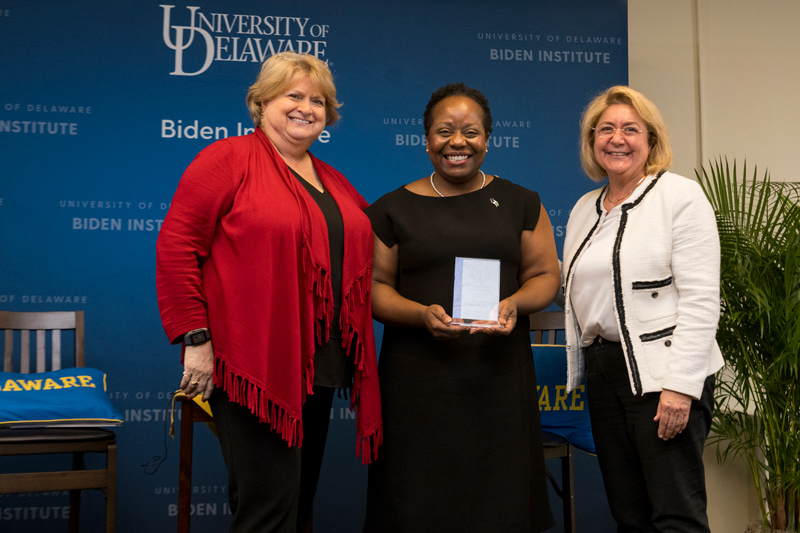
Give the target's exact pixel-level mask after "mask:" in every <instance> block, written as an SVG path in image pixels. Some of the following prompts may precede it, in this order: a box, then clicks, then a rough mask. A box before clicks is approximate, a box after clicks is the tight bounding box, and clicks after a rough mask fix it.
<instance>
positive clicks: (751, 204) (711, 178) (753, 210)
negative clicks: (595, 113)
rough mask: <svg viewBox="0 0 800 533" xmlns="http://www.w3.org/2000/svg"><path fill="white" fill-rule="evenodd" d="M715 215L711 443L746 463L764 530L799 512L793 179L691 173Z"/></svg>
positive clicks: (798, 283)
mask: <svg viewBox="0 0 800 533" xmlns="http://www.w3.org/2000/svg"><path fill="white" fill-rule="evenodd" d="M695 173H696V174H697V179H698V181H699V182H700V185H701V186H702V187H703V190H704V191H705V194H706V196H707V197H708V199H709V201H710V202H711V205H712V207H713V208H714V211H715V212H716V216H717V225H718V228H719V235H720V245H721V252H722V265H721V300H722V301H721V305H722V316H721V319H720V324H719V330H718V333H717V340H718V342H719V345H720V348H721V349H722V353H723V355H724V356H725V360H726V366H725V368H724V369H723V371H722V372H721V373H720V375H719V376H718V380H717V391H716V398H715V403H716V412H715V417H714V421H713V425H712V436H711V438H710V439H709V443H710V444H716V445H717V460H718V461H719V462H720V463H721V464H722V463H724V462H725V461H726V460H728V459H729V458H734V457H735V458H739V459H741V460H743V461H744V463H745V464H746V465H747V467H748V468H749V471H750V473H751V475H752V479H753V482H754V483H755V488H756V493H757V494H758V495H759V499H760V501H759V505H760V510H761V515H762V526H763V528H766V530H767V531H771V530H775V531H777V530H786V531H793V532H795V531H798V522H799V521H800V517H799V516H798V513H800V466H799V464H800V206H799V205H798V199H800V183H787V182H771V181H770V178H769V174H768V173H764V175H763V177H762V178H759V176H758V171H757V169H754V170H753V172H752V177H751V178H749V179H748V172H747V164H746V163H745V164H744V168H743V169H742V172H741V174H739V173H738V172H737V166H736V162H735V161H734V162H733V165H732V166H731V165H730V164H729V162H728V160H727V159H724V160H723V159H722V158H720V159H718V160H715V161H713V162H709V168H708V170H707V169H706V168H705V167H703V168H702V169H701V172H697V171H696V172H695Z"/></svg>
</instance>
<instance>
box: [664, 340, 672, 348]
mask: <svg viewBox="0 0 800 533" xmlns="http://www.w3.org/2000/svg"><path fill="white" fill-rule="evenodd" d="M664 346H666V347H667V348H669V347H670V346H672V341H664Z"/></svg>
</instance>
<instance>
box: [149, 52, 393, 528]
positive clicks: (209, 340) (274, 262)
mask: <svg viewBox="0 0 800 533" xmlns="http://www.w3.org/2000/svg"><path fill="white" fill-rule="evenodd" d="M339 105H340V104H339V103H338V102H337V101H336V89H335V87H334V84H333V78H332V76H331V73H330V71H329V70H328V67H327V65H326V64H325V63H323V62H322V61H320V60H318V59H317V58H316V57H314V56H311V55H305V54H295V53H291V52H286V53H281V54H277V55H274V56H272V57H271V58H269V59H268V60H266V61H265V62H264V64H263V66H262V68H261V72H260V74H259V76H258V78H257V79H256V82H255V83H254V84H253V85H252V86H251V87H250V89H249V91H248V94H247V106H248V108H249V110H250V115H251V117H252V119H253V123H254V124H255V126H256V130H255V132H254V133H252V134H250V135H245V136H242V137H231V138H227V139H223V140H220V141H217V142H215V143H213V144H212V145H210V146H209V147H207V148H206V149H204V150H203V151H202V152H200V154H199V155H198V156H197V157H196V158H195V160H194V161H193V162H192V163H191V164H190V165H189V168H187V170H186V172H185V173H184V175H183V177H182V178H181V180H180V183H179V185H178V189H177V191H176V193H175V197H174V198H173V200H172V205H171V207H170V210H169V213H168V214H167V217H166V219H165V220H164V224H163V226H162V228H161V232H160V234H159V238H158V245H157V253H158V257H157V272H156V283H157V288H158V304H159V309H160V311H161V317H162V321H163V324H164V329H165V331H166V333H167V335H168V337H169V339H170V341H171V342H172V343H183V344H184V352H183V364H184V373H183V379H182V381H181V385H180V386H181V389H183V390H184V391H185V392H186V394H187V396H189V397H194V396H196V395H202V397H203V399H206V400H208V401H209V403H210V405H211V409H212V412H213V414H214V419H215V422H216V424H217V428H218V430H219V431H218V432H219V439H220V444H221V446H222V453H223V456H224V458H225V462H226V465H227V467H228V473H229V485H230V487H229V488H230V490H229V498H230V504H231V510H232V512H233V523H232V526H231V531H235V532H240V531H303V530H305V529H306V528H308V529H309V530H310V523H311V516H312V506H313V499H314V493H315V491H316V487H317V480H318V478H319V471H320V465H321V463H322V454H323V451H324V448H325V440H326V437H327V431H328V421H329V419H330V409H331V403H332V399H333V393H334V391H335V390H336V389H341V388H350V389H352V390H351V408H356V406H357V407H358V413H357V428H358V436H357V438H358V446H357V449H358V450H359V453H360V450H361V448H362V447H363V448H364V451H363V460H364V462H369V461H371V460H372V458H374V457H375V454H376V453H377V448H378V446H379V444H380V443H381V440H382V423H381V415H380V412H381V411H380V396H379V392H378V382H377V370H376V357H375V343H374V338H373V332H372V318H371V315H372V312H371V307H370V295H369V292H370V286H371V270H372V230H371V227H370V223H369V220H368V219H367V217H366V216H365V215H364V214H363V213H362V209H363V208H364V207H366V206H367V203H366V201H365V200H364V199H363V198H362V197H361V195H360V194H359V193H358V192H357V191H356V190H355V189H354V188H353V186H352V185H351V184H350V183H349V182H348V181H347V180H346V179H345V177H344V176H343V175H342V174H340V173H339V172H337V171H336V170H335V169H333V168H332V167H330V166H329V165H327V164H325V163H323V162H322V161H320V160H319V159H317V158H315V157H314V156H313V155H312V154H311V153H310V152H309V151H308V148H309V147H310V146H311V144H312V143H313V142H314V140H315V139H316V138H317V137H318V136H319V134H320V133H321V132H322V130H323V129H324V127H325V126H326V125H331V124H333V123H334V122H336V120H337V119H338V113H337V112H336V108H337V107H339ZM301 465H302V469H301Z"/></svg>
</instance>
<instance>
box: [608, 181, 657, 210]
mask: <svg viewBox="0 0 800 533" xmlns="http://www.w3.org/2000/svg"><path fill="white" fill-rule="evenodd" d="M646 177H647V176H642V177H641V178H639V181H637V182H636V183H635V184H634V186H633V187H631V190H629V191H628V194H626V195H625V196H623V197H622V198H619V199H618V200H612V199H611V196H610V194H606V200H608V203H610V204H614V205H616V204H618V203H620V202H623V201H625V199H627V198H628V196H630V195H631V194H633V191H635V190H636V187H638V186H639V185H640V184H641V183H642V182H643V181H644V179H645V178H646ZM608 192H609V193H610V192H611V188H610V187H609V189H608Z"/></svg>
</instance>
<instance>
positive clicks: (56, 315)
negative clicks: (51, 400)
mask: <svg viewBox="0 0 800 533" xmlns="http://www.w3.org/2000/svg"><path fill="white" fill-rule="evenodd" d="M83 324H84V322H83V311H56V312H19V313H17V312H11V311H0V329H3V330H4V331H5V343H4V353H3V370H4V371H5V372H21V373H24V374H29V373H31V372H32V371H34V367H35V371H36V372H46V371H48V370H60V369H61V368H62V367H63V366H64V361H63V356H62V342H61V339H62V337H61V332H62V331H72V332H73V333H74V339H75V345H74V357H75V364H74V365H71V366H76V367H83V366H84V346H83V343H84V331H83ZM15 331H19V359H18V361H19V362H18V365H17V366H18V369H17V370H15V353H14V337H15ZM31 331H35V332H36V339H35V341H34V342H35V344H36V347H35V350H36V355H35V357H36V361H35V362H33V361H31V357H32V353H31ZM48 331H49V332H50V350H49V351H50V355H49V358H48V353H47V352H48V349H47V344H48V343H47V337H48V335H47V332H48ZM48 359H49V361H48ZM48 366H49V368H48Z"/></svg>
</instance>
